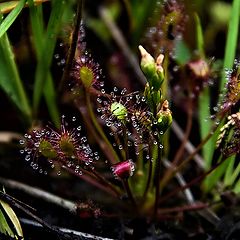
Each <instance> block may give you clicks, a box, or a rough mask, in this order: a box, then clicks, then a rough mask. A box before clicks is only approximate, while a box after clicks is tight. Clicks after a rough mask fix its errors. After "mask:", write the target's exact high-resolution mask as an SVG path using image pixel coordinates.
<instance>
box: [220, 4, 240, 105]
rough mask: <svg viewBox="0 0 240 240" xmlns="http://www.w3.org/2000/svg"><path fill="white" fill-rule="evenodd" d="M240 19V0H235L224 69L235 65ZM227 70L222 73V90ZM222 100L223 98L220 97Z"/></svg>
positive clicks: (221, 89)
mask: <svg viewBox="0 0 240 240" xmlns="http://www.w3.org/2000/svg"><path fill="white" fill-rule="evenodd" d="M239 21H240V1H239V0H233V4H232V11H231V17H230V21H229V25H228V34H227V42H226V48H225V55H224V61H223V69H224V70H225V69H231V68H232V67H233V63H234V58H235V54H236V50H237V41H238V31H239ZM225 79H226V75H225V71H223V73H222V78H221V82H220V91H223V90H224V86H225V82H226V81H225ZM220 100H221V99H220Z"/></svg>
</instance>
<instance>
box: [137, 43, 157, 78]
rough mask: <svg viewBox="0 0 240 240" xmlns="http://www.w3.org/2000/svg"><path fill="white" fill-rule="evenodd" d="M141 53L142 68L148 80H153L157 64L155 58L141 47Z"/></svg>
mask: <svg viewBox="0 0 240 240" xmlns="http://www.w3.org/2000/svg"><path fill="white" fill-rule="evenodd" d="M138 48H139V51H140V53H141V56H142V58H141V68H142V71H143V73H144V74H145V75H146V77H147V78H151V77H152V75H153V74H154V73H155V72H156V64H155V60H154V58H153V57H152V56H151V55H150V54H149V53H148V52H147V51H146V50H145V49H144V48H143V47H142V46H141V45H140V46H139V47H138Z"/></svg>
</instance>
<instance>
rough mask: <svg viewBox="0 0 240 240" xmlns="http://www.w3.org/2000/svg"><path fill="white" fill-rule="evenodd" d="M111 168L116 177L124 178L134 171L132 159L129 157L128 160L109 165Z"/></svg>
mask: <svg viewBox="0 0 240 240" xmlns="http://www.w3.org/2000/svg"><path fill="white" fill-rule="evenodd" d="M111 170H112V172H113V174H114V176H115V177H116V178H118V179H126V178H129V177H131V176H132V175H133V173H134V171H135V164H134V163H133V161H132V160H130V159H129V160H126V161H123V162H119V163H116V164H114V165H113V166H112V167H111Z"/></svg>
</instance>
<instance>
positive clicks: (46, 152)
mask: <svg viewBox="0 0 240 240" xmlns="http://www.w3.org/2000/svg"><path fill="white" fill-rule="evenodd" d="M39 152H40V153H41V154H42V155H43V156H44V157H46V158H49V159H54V158H56V157H57V156H58V154H57V152H56V150H55V149H54V148H53V146H52V144H51V143H50V142H48V141H47V140H41V142H40V144H39Z"/></svg>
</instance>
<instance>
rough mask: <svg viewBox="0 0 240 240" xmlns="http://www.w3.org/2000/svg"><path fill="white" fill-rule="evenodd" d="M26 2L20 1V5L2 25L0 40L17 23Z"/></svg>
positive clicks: (24, 0)
mask: <svg viewBox="0 0 240 240" xmlns="http://www.w3.org/2000/svg"><path fill="white" fill-rule="evenodd" d="M25 2H26V0H20V1H19V3H18V5H17V6H16V7H15V8H14V9H13V10H12V11H11V12H10V13H9V14H8V15H7V17H6V18H5V19H4V20H3V21H2V23H1V25H0V38H1V37H2V36H3V34H4V33H6V31H7V30H8V29H9V27H10V26H11V25H12V23H13V22H14V21H15V19H16V18H17V16H18V15H19V13H20V12H21V11H22V9H23V7H24V5H25Z"/></svg>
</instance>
